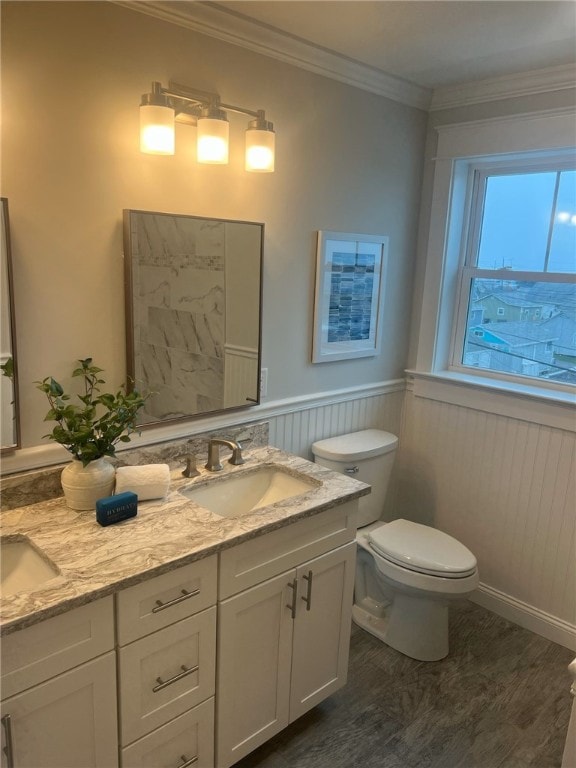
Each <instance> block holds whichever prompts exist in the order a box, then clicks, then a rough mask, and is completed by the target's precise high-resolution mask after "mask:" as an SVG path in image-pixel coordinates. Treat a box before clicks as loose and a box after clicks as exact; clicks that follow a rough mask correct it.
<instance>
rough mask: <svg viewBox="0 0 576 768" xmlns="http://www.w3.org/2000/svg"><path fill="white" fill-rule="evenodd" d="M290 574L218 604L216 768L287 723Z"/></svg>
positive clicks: (220, 767)
mask: <svg viewBox="0 0 576 768" xmlns="http://www.w3.org/2000/svg"><path fill="white" fill-rule="evenodd" d="M295 575H296V574H295V571H288V572H287V573H283V574H281V575H280V576H276V577H275V578H273V579H270V580H269V581H265V582H264V583H262V584H259V585H258V586H257V587H252V589H248V590H246V591H245V592H242V593H241V594H239V595H236V596H235V597H231V598H229V599H228V600H225V601H223V602H222V603H221V604H220V606H219V613H218V634H219V647H218V651H219V667H218V685H217V697H216V700H217V712H218V714H217V718H216V722H217V723H218V740H217V750H216V751H217V754H216V764H217V765H218V768H227V766H229V765H232V763H235V762H236V761H237V760H239V759H240V758H241V757H244V755H247V754H248V753H249V752H251V751H252V750H253V749H255V748H256V747H258V746H260V744H263V743H264V742H265V741H267V740H268V739H269V738H271V737H272V736H274V734H276V733H278V731H280V730H282V728H284V727H285V726H286V725H288V714H289V697H290V666H291V656H292V650H291V647H292V631H293V630H292V627H293V623H294V622H293V620H292V612H291V606H292V600H293V589H292V588H291V586H290V585H293V587H294V588H296V584H295Z"/></svg>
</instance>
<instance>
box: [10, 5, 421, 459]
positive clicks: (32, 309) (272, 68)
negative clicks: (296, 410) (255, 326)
mask: <svg viewBox="0 0 576 768" xmlns="http://www.w3.org/2000/svg"><path fill="white" fill-rule="evenodd" d="M1 10H2V28H1V34H2V41H1V42H2V45H1V55H2V170H1V176H2V190H1V193H2V195H3V196H6V197H8V199H9V203H10V213H11V225H12V239H13V255H14V263H15V269H14V272H15V275H14V277H15V298H16V308H17V317H16V321H17V334H18V350H19V362H20V386H21V410H22V431H23V445H24V446H25V447H26V446H33V445H36V444H38V443H39V442H40V441H41V436H42V435H43V434H44V433H45V432H46V425H45V424H43V421H42V420H43V416H44V414H45V412H46V403H45V402H44V400H43V396H42V394H41V393H40V392H38V391H37V390H36V389H35V388H34V386H33V384H32V382H34V381H35V380H37V379H40V378H43V377H44V376H47V375H53V376H55V377H56V378H60V379H64V380H65V379H66V377H67V374H68V372H69V371H70V370H71V365H72V362H73V361H74V360H75V359H76V358H78V357H86V356H92V357H94V358H95V360H96V361H97V363H98V364H99V365H101V366H102V367H103V368H104V369H105V371H106V377H107V380H108V382H109V384H110V386H116V385H117V384H119V383H120V382H121V381H123V380H124V376H125V361H124V355H125V346H124V307H123V265H122V235H121V230H122V227H121V221H122V210H123V209H124V208H132V209H141V210H156V211H166V212H172V213H190V214H194V215H200V216H215V217H222V218H229V219H247V220H252V221H262V222H265V224H266V239H265V249H264V250H265V267H264V322H263V326H264V337H263V365H265V366H266V367H267V368H268V371H269V379H268V394H269V398H271V399H280V398H286V397H292V396H296V395H302V394H309V393H314V392H319V391H326V390H330V389H333V388H335V387H349V386H355V385H358V384H369V383H371V382H378V381H382V380H386V379H392V378H395V377H399V376H402V375H403V369H404V366H405V362H406V351H407V344H408V330H409V317H410V300H411V293H412V283H413V270H414V258H415V240H416V222H417V216H418V205H419V195H420V172H421V165H422V157H423V144H424V135H425V123H426V115H425V114H424V113H423V112H421V111H419V110H416V109H413V108H410V107H406V106H403V105H401V104H398V103H395V102H392V101H390V100H387V99H385V98H382V97H379V96H376V95H374V94H370V93H367V92H364V91H361V90H359V89H355V88H352V87H350V86H347V85H344V84H342V83H339V82H335V81H332V80H329V79H327V78H323V77H320V76H318V75H315V74H311V73H309V72H307V71H304V70H300V69H297V68H294V67H291V66H289V65H287V64H284V63H282V62H279V61H276V60H271V59H268V58H265V57H262V56H260V55H258V54H255V53H252V52H249V51H247V50H244V49H241V48H238V47H234V46H230V45H228V44H226V43H223V42H220V41H217V40H214V39H211V38H208V37H203V36H201V35H198V34H196V33H194V32H192V31H190V30H188V29H185V28H182V27H178V26H175V25H171V24H168V23H166V22H163V21H159V20H157V19H155V18H152V17H149V16H147V15H143V14H140V13H137V12H134V11H132V10H130V9H127V8H125V7H120V6H116V5H113V4H111V3H108V2H38V3H29V2H26V1H24V2H11V1H10V0H9V1H8V2H3V3H2V9H1ZM170 79H172V80H175V81H180V82H182V83H185V84H188V85H190V86H192V87H196V88H200V89H204V90H214V91H217V92H219V93H220V95H221V97H222V98H223V100H224V101H229V102H232V103H239V104H242V105H245V106H248V107H253V108H265V109H266V113H267V117H268V119H270V120H273V121H274V124H275V128H276V131H277V162H276V173H275V174H271V175H260V174H247V173H246V172H245V171H244V170H243V157H242V155H243V153H242V143H243V133H244V128H245V123H244V120H243V119H240V118H236V117H231V123H232V125H231V137H232V140H231V164H230V165H229V166H227V167H210V166H204V167H202V166H199V165H197V164H196V163H195V162H194V161H193V159H191V158H190V157H189V156H188V155H187V153H186V150H185V149H180V150H179V151H177V154H176V156H175V157H172V158H166V157H157V156H148V155H142V154H140V152H139V149H138V138H137V134H138V103H139V99H140V96H141V94H142V93H144V92H146V91H148V90H149V89H150V83H151V81H152V80H160V81H161V82H162V83H163V84H167V83H168V80H170ZM190 133H191V129H189V128H187V127H185V126H178V131H177V141H182V143H184V142H185V141H186V139H187V138H188V137H189V136H190ZM318 229H333V230H337V231H344V232H346V231H348V232H363V233H374V234H387V235H389V237H390V266H389V274H388V285H387V287H386V307H385V317H384V327H385V340H384V347H383V353H382V355H381V356H379V357H375V358H369V359H365V360H359V361H353V362H342V363H332V364H328V365H326V364H325V365H315V366H313V365H311V364H310V362H309V361H310V345H311V330H312V316H313V289H314V286H313V283H314V254H315V233H316V231H317V230H318Z"/></svg>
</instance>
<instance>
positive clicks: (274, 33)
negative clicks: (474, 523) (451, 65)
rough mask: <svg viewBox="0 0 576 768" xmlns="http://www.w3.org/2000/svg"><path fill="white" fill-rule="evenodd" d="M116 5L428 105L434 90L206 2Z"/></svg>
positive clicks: (133, 0) (118, 0) (150, 0)
mask: <svg viewBox="0 0 576 768" xmlns="http://www.w3.org/2000/svg"><path fill="white" fill-rule="evenodd" d="M113 2H114V3H115V4H116V5H121V6H124V7H125V8H129V9H131V10H133V11H138V12H140V13H145V14H148V15H149V16H154V17H156V18H159V19H162V20H163V21H167V22H170V23H172V24H177V25H179V26H181V27H186V28H188V29H192V30H194V31H195V32H199V33H200V34H202V35H208V36H209V37H215V38H217V39H218V40H223V41H224V42H227V43H231V44H232V45H238V46H240V47H242V48H247V49H249V50H251V51H255V52H256V53H260V54H262V55H264V56H269V57H271V58H273V59H278V60H279V61H283V62H286V63H287V64H291V65H293V66H295V67H300V68H301V69H306V70H308V71H310V72H314V73H316V74H318V75H323V76H324V77H329V78H331V79H333V80H339V81H340V82H343V83H347V84H348V85H352V86H354V87H355V88H360V89H362V90H364V91H369V92H371V93H376V94H378V95H379V96H385V97H386V98H388V99H392V100H393V101H397V102H400V103H402V104H406V105H408V106H410V107H416V108H418V109H423V110H428V108H429V106H430V99H431V97H432V91H431V90H430V89H429V88H422V87H421V86H419V85H415V84H414V83H409V82H407V81H406V80H402V79H401V78H398V77H394V76H393V75H389V74H387V73H385V72H382V71H381V70H379V69H376V68H374V67H369V66H366V65H365V64H361V63H359V62H357V61H354V60H353V59H349V58H346V57H344V56H340V55H339V54H337V53H334V52H333V51H329V50H326V49H324V48H321V47H318V46H315V45H313V44H311V43H308V42H306V41H304V40H301V39H300V38H297V37H293V36H291V35H287V34H284V33H282V32H280V31H278V30H276V29H273V28H271V27H269V26H266V25H262V24H259V23H257V22H254V21H251V20H250V19H247V18H246V17H243V16H239V15H236V14H234V13H231V12H229V11H228V10H227V9H225V8H218V7H217V6H216V5H213V4H212V3H207V2H182V0H164V1H162V2H157V0H113Z"/></svg>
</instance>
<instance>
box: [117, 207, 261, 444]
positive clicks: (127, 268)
mask: <svg viewBox="0 0 576 768" xmlns="http://www.w3.org/2000/svg"><path fill="white" fill-rule="evenodd" d="M130 214H150V215H153V216H171V217H177V218H183V219H195V220H198V221H212V222H222V223H224V224H252V225H254V226H257V227H259V228H260V232H261V236H260V253H259V270H258V278H259V281H260V285H259V290H258V301H259V312H258V355H257V376H256V398H255V399H254V400H250V402H247V403H245V404H242V405H234V406H229V407H226V408H218V409H214V410H211V411H202V412H201V413H191V414H186V415H185V416H175V417H173V418H165V419H160V420H158V421H147V422H143V423H141V424H138V429H139V430H142V429H148V428H151V427H158V426H164V425H170V424H178V423H182V422H186V421H193V420H194V419H201V418H206V417H210V416H217V415H220V414H222V413H231V412H234V411H240V410H245V409H246V408H252V407H254V406H255V405H259V404H260V401H261V397H260V388H261V381H260V380H261V375H262V374H261V371H262V315H263V312H262V300H263V283H264V224H263V223H262V222H258V221H246V220H243V219H220V218H217V217H215V216H194V215H190V214H186V213H167V212H165V211H146V210H140V209H136V208H125V209H124V210H123V219H122V220H123V243H124V292H125V293H124V306H125V325H126V374H127V382H126V388H127V391H131V390H133V389H134V383H135V377H136V370H135V354H134V353H135V341H134V301H133V298H134V281H133V273H132V249H131V231H130Z"/></svg>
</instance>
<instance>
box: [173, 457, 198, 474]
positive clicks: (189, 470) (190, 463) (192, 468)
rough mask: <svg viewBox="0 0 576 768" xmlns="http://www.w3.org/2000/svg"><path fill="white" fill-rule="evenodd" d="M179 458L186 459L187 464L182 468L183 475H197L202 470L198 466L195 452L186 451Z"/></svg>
mask: <svg viewBox="0 0 576 768" xmlns="http://www.w3.org/2000/svg"><path fill="white" fill-rule="evenodd" d="M177 458H178V459H185V460H186V466H185V467H184V469H183V470H182V475H183V476H184V477H197V476H198V475H199V474H200V472H199V471H198V469H197V468H196V456H195V454H193V453H184V454H182V455H181V456H178V457H177Z"/></svg>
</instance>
